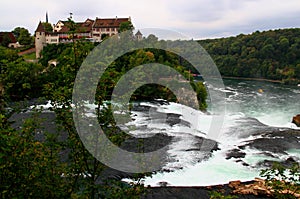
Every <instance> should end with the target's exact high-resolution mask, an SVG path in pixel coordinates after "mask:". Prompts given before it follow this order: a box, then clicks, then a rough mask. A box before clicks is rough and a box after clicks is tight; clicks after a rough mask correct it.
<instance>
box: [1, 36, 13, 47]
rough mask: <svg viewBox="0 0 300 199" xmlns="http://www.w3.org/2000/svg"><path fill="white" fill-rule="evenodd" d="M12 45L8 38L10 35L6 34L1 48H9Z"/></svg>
mask: <svg viewBox="0 0 300 199" xmlns="http://www.w3.org/2000/svg"><path fill="white" fill-rule="evenodd" d="M9 43H11V39H10V37H9V36H8V33H4V35H3V37H2V42H1V46H4V47H8V44H9Z"/></svg>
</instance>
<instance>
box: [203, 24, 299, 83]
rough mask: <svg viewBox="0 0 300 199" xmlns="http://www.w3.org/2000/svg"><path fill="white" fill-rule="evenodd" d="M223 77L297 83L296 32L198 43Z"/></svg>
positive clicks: (286, 30)
mask: <svg viewBox="0 0 300 199" xmlns="http://www.w3.org/2000/svg"><path fill="white" fill-rule="evenodd" d="M199 43H200V44H201V45H202V46H203V47H204V48H205V49H206V50H207V51H208V53H209V54H210V55H211V56H212V58H213V60H214V61H215V63H216V65H217V66H218V68H219V70H220V73H221V74H222V75H223V76H230V77H247V78H264V79H271V80H281V81H283V82H284V83H288V84H297V83H299V82H300V28H295V29H279V30H270V31H264V32H259V31H256V32H254V33H252V34H249V35H244V34H240V35H238V36H236V37H229V38H220V39H207V40H200V41H199Z"/></svg>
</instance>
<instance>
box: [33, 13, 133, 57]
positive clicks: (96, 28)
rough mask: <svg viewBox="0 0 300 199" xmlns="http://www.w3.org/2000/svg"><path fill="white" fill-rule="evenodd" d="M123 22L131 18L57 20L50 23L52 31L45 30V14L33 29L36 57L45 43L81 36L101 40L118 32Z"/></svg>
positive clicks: (65, 40) (64, 40) (67, 40)
mask: <svg viewBox="0 0 300 199" xmlns="http://www.w3.org/2000/svg"><path fill="white" fill-rule="evenodd" d="M71 17H72V16H71ZM123 22H131V18H130V17H129V18H118V17H115V18H105V19H100V18H96V19H95V20H92V19H86V20H85V21H84V22H75V24H71V23H72V22H70V21H62V20H59V21H58V22H57V23H56V24H53V25H50V26H52V28H51V29H52V31H47V27H46V25H47V24H49V23H48V14H46V23H42V22H41V21H40V22H39V24H38V27H37V29H36V31H35V48H36V58H37V59H38V58H40V57H41V51H42V50H43V47H44V46H45V45H47V44H58V43H67V42H71V41H73V40H75V39H82V38H84V39H87V40H89V41H92V42H101V41H102V39H103V38H104V37H106V36H112V35H115V34H118V31H119V28H120V25H121V23H123ZM72 25H73V27H74V28H75V31H74V34H73V38H71V37H70V28H71V27H72Z"/></svg>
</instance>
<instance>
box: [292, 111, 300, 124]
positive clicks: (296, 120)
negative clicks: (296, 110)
mask: <svg viewBox="0 0 300 199" xmlns="http://www.w3.org/2000/svg"><path fill="white" fill-rule="evenodd" d="M292 122H293V123H294V124H296V125H297V126H298V127H300V114H298V115H296V116H294V117H293V121H292Z"/></svg>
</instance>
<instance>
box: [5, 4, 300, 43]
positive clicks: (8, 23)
mask: <svg viewBox="0 0 300 199" xmlns="http://www.w3.org/2000/svg"><path fill="white" fill-rule="evenodd" d="M46 12H48V16H49V22H51V23H56V22H57V21H58V20H66V19H67V18H68V16H69V13H70V12H72V13H73V18H74V20H75V21H84V20H85V19H86V18H91V19H95V18H96V17H99V18H107V17H110V18H111V17H116V16H118V17H128V16H131V18H132V22H133V25H134V26H135V28H136V29H139V28H163V29H169V30H175V31H178V32H181V33H183V34H186V35H188V36H190V37H192V38H195V39H200V38H215V37H227V36H232V35H238V34H240V33H244V34H247V33H251V32H254V31H256V30H260V31H262V30H269V29H278V28H294V27H300V0H285V1H283V0H118V1H117V0H78V1H77V0H76V1H75V0H40V1H37V0H26V1H23V0H1V2H0V19H1V20H0V31H11V30H13V29H14V28H15V27H17V26H21V27H25V28H27V29H28V30H29V31H30V32H31V33H33V32H34V31H35V29H36V27H37V25H38V22H39V21H40V20H41V21H45V13H46Z"/></svg>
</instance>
